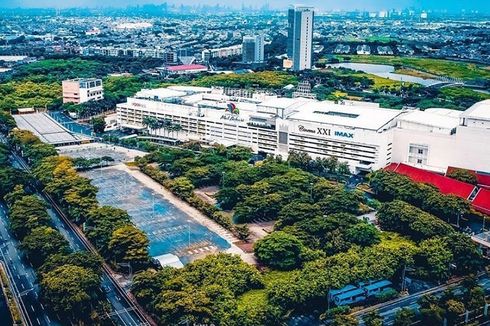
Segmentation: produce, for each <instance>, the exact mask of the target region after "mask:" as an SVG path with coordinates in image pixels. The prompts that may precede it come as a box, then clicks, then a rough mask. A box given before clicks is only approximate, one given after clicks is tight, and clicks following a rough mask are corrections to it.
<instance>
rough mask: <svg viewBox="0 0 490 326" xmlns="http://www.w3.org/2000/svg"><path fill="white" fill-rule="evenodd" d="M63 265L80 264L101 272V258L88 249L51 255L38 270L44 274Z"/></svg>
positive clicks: (96, 272) (98, 273)
mask: <svg viewBox="0 0 490 326" xmlns="http://www.w3.org/2000/svg"><path fill="white" fill-rule="evenodd" d="M63 265H73V266H80V267H83V268H86V269H88V270H91V271H92V272H94V273H95V274H97V275H101V274H102V258H101V257H100V256H99V255H95V254H93V253H91V252H88V251H77V252H72V253H70V254H69V255H65V254H54V255H51V256H49V257H48V259H46V261H45V262H44V263H43V264H42V266H41V267H40V268H39V272H40V274H41V275H44V274H47V273H49V272H51V271H53V270H55V269H56V268H58V267H61V266H63Z"/></svg>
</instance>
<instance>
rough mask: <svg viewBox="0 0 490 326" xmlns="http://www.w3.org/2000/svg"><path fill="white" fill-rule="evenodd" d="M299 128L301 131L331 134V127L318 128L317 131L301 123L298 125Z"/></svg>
mask: <svg viewBox="0 0 490 326" xmlns="http://www.w3.org/2000/svg"><path fill="white" fill-rule="evenodd" d="M298 130H299V131H300V132H307V133H310V134H318V135H325V136H330V129H326V128H316V131H315V130H314V129H309V128H307V127H305V126H303V125H300V126H298Z"/></svg>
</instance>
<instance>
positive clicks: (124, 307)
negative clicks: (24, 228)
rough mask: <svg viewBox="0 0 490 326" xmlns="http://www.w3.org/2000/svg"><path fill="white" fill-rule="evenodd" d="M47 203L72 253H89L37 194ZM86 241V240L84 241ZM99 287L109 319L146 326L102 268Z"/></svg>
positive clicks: (56, 210) (18, 160)
mask: <svg viewBox="0 0 490 326" xmlns="http://www.w3.org/2000/svg"><path fill="white" fill-rule="evenodd" d="M12 158H13V159H14V162H13V165H14V166H19V167H21V168H22V169H24V170H29V167H28V166H27V165H26V163H25V162H24V160H23V159H22V158H20V157H19V156H18V155H16V154H14V155H13V156H12ZM39 195H40V197H41V198H43V199H44V200H45V201H46V202H47V203H49V204H50V205H51V208H49V209H48V213H49V215H50V216H51V219H52V222H53V226H54V227H55V228H56V229H58V230H59V231H60V232H61V234H62V235H63V236H64V237H65V238H66V239H67V240H68V242H69V244H70V247H71V248H72V249H73V250H74V251H80V250H86V251H90V248H89V245H88V244H87V243H86V242H84V241H83V239H82V238H81V236H80V235H79V234H77V232H76V231H75V230H74V228H73V227H72V226H71V225H69V222H68V221H67V219H66V218H63V216H62V214H63V213H62V211H61V210H60V209H59V207H58V206H57V205H56V203H54V202H53V201H52V200H51V198H50V197H49V196H48V195H47V194H39ZM85 241H86V240H85ZM101 287H102V290H103V291H104V292H105V294H106V298H107V301H108V302H109V303H110V304H111V305H112V308H113V310H112V313H111V314H110V317H111V319H112V320H114V321H115V322H116V323H117V324H118V325H124V326H136V325H148V322H147V320H146V319H145V317H144V316H142V315H143V313H142V312H140V311H138V310H137V307H136V306H135V305H134V304H133V303H132V302H131V301H130V300H129V299H128V297H127V294H125V292H124V291H125V290H124V289H122V288H121V287H120V286H119V285H118V284H117V283H116V281H115V280H114V279H113V278H111V277H110V276H109V272H108V270H107V269H106V268H104V272H103V274H102V277H101Z"/></svg>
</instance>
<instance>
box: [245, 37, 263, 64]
mask: <svg viewBox="0 0 490 326" xmlns="http://www.w3.org/2000/svg"><path fill="white" fill-rule="evenodd" d="M242 61H243V62H244V63H260V62H264V36H263V35H254V36H244V37H243V43H242Z"/></svg>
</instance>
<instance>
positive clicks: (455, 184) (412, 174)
mask: <svg viewBox="0 0 490 326" xmlns="http://www.w3.org/2000/svg"><path fill="white" fill-rule="evenodd" d="M385 169H386V170H388V171H393V172H396V173H399V174H403V175H406V176H407V177H409V178H410V179H412V180H413V181H416V182H423V183H428V184H431V185H434V186H435V187H437V188H438V189H439V191H440V192H441V193H443V194H446V195H449V194H452V195H456V196H458V197H461V198H464V199H468V198H469V197H470V195H471V194H472V193H473V191H474V189H475V186H473V185H471V184H469V183H466V182H461V181H458V180H455V179H451V178H448V177H445V176H443V175H440V174H437V173H433V172H429V171H425V170H422V169H418V168H415V167H413V166H410V165H407V164H403V163H392V164H390V165H388V166H387V167H386V168H385Z"/></svg>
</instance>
